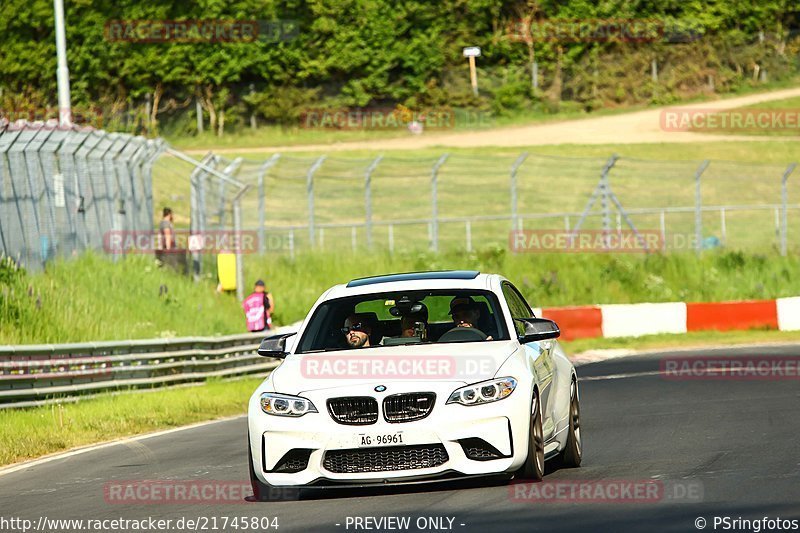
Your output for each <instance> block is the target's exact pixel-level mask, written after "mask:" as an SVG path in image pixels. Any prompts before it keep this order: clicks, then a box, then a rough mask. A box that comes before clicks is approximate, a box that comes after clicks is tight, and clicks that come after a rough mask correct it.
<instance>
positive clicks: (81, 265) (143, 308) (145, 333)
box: [0, 254, 242, 344]
mask: <svg viewBox="0 0 800 533" xmlns="http://www.w3.org/2000/svg"><path fill="white" fill-rule="evenodd" d="M214 285H215V282H212V281H211V280H205V281H203V282H201V283H194V282H193V281H192V280H191V279H190V278H188V277H184V276H181V275H178V274H176V273H175V272H173V271H171V270H169V269H166V268H158V267H157V266H156V264H155V262H154V260H153V258H152V256H129V257H126V258H123V259H120V260H119V261H117V262H116V263H115V262H112V260H111V259H110V258H108V257H105V256H102V255H96V254H86V255H84V256H82V257H80V258H78V259H74V260H69V261H57V262H53V263H50V264H49V265H48V267H47V270H46V271H45V272H43V273H39V274H28V273H26V272H24V271H23V270H15V269H14V268H12V267H11V266H9V264H8V263H7V262H4V263H3V265H2V266H0V344H23V343H25V344H30V343H60V342H82V341H91V340H113V339H130V338H155V337H175V336H183V335H221V334H226V333H232V332H237V331H240V330H241V326H242V318H241V316H240V314H241V311H240V307H239V304H238V302H237V301H236V298H234V297H233V296H231V295H219V294H216V293H215V292H214V290H213V288H214Z"/></svg>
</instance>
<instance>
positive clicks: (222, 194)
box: [217, 157, 242, 229]
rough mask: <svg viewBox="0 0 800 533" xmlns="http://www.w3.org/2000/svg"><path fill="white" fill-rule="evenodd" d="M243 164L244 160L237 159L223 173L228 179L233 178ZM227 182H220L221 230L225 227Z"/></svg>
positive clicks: (219, 215) (219, 212) (219, 210)
mask: <svg viewBox="0 0 800 533" xmlns="http://www.w3.org/2000/svg"><path fill="white" fill-rule="evenodd" d="M241 164H242V158H241V157H237V158H236V159H234V160H233V161H231V162H230V164H229V165H228V166H227V167H225V169H223V171H222V173H223V174H225V175H226V176H227V177H229V178H232V177H233V174H234V173H235V172H236V171H237V170H238V169H239V165H241ZM226 185H227V182H225V181H224V180H220V182H219V209H218V212H217V215H218V217H219V228H218V229H224V226H225V186H226Z"/></svg>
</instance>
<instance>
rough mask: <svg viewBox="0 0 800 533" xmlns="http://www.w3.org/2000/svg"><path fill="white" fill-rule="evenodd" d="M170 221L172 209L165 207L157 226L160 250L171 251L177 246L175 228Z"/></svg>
mask: <svg viewBox="0 0 800 533" xmlns="http://www.w3.org/2000/svg"><path fill="white" fill-rule="evenodd" d="M172 220H173V216H172V209H171V208H169V207H165V208H164V215H163V216H162V217H161V223H160V224H159V225H158V237H159V239H158V240H159V244H160V245H161V249H162V250H173V249H174V248H176V246H177V245H176V243H175V226H173V225H172Z"/></svg>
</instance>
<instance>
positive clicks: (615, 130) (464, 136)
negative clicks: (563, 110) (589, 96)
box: [187, 88, 800, 153]
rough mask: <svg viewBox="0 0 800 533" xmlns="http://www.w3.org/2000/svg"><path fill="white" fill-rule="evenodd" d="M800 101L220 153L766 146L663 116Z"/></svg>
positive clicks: (727, 102) (778, 94) (729, 101)
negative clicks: (688, 128)
mask: <svg viewBox="0 0 800 533" xmlns="http://www.w3.org/2000/svg"><path fill="white" fill-rule="evenodd" d="M796 96H800V88H792V89H783V90H780V91H771V92H767V93H760V94H752V95H748V96H740V97H734V98H726V99H723V100H716V101H713V102H702V103H699V104H687V105H677V106H665V107H658V108H653V109H647V110H645V111H636V112H632V113H624V114H620V115H612V116H603V117H595V118H581V119H573V120H565V121H561V122H551V123H547V124H535V125H530V126H513V127H507V128H497V129H492V130H489V131H473V132H464V133H444V134H441V133H435V134H430V135H429V134H423V135H420V136H414V137H411V136H409V137H403V138H397V139H383V140H374V141H355V142H342V143H333V144H307V145H300V146H264V147H257V148H226V149H221V150H215V152H216V153H241V152H254V153H255V152H265V153H272V152H298V151H328V152H330V151H342V150H413V149H418V148H429V147H435V146H452V147H462V148H463V147H477V146H541V145H546V144H631V143H675V142H701V141H741V140H748V141H767V140H775V137H769V136H763V135H761V136H757V135H714V134H707V133H691V132H683V131H664V130H663V129H662V128H661V113H662V111H663V110H665V109H675V108H679V109H695V110H722V109H731V108H736V107H741V106H747V105H754V104H759V103H762V102H769V101H772V100H782V99H785V98H792V97H796ZM780 139H781V140H800V138H796V137H780ZM187 152H189V153H206V152H207V150H188V151H187Z"/></svg>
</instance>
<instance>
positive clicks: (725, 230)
mask: <svg viewBox="0 0 800 533" xmlns="http://www.w3.org/2000/svg"><path fill="white" fill-rule="evenodd" d="M719 217H720V220H719V224H720V231H721V233H722V244H727V243H728V225H727V224H726V222H725V208H724V207H723V208H721V209H720V210H719Z"/></svg>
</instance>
